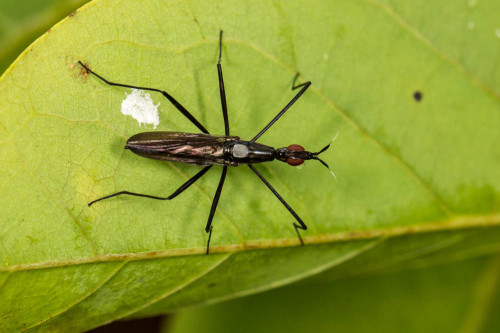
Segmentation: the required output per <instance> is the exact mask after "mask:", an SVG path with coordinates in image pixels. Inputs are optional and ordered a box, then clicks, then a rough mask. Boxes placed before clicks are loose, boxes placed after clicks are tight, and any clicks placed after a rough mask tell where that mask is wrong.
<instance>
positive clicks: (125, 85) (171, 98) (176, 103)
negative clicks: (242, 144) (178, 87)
mask: <svg viewBox="0 0 500 333" xmlns="http://www.w3.org/2000/svg"><path fill="white" fill-rule="evenodd" d="M78 63H79V64H80V65H81V66H82V67H83V68H85V69H86V70H87V71H88V72H89V73H91V74H94V75H95V76H96V77H97V78H99V79H100V80H101V81H103V82H104V83H106V84H108V85H110V86H116V87H124V88H133V89H141V90H148V91H156V92H159V93H161V94H162V95H163V96H165V97H166V98H167V99H168V100H169V101H170V103H172V104H173V106H175V108H176V109H177V110H179V111H180V112H181V113H182V114H183V115H184V116H185V117H186V118H187V119H189V121H191V122H192V123H193V124H194V125H195V126H196V127H198V128H199V129H200V131H202V132H203V133H206V134H210V133H209V132H208V130H207V129H206V128H205V127H204V126H203V125H202V124H201V123H200V122H199V121H198V120H197V119H196V118H195V117H194V116H193V115H192V114H191V113H190V112H189V111H188V110H186V108H185V107H184V106H182V105H181V103H179V102H177V100H176V99H175V98H173V97H172V96H171V95H170V94H169V93H167V92H166V91H163V90H160V89H156V88H147V87H138V86H132V85H129V84H122V83H116V82H111V81H108V80H106V79H105V78H103V77H102V76H100V75H99V74H97V73H96V72H94V71H93V70H91V69H90V68H88V67H87V66H85V65H84V64H83V63H82V62H81V61H78Z"/></svg>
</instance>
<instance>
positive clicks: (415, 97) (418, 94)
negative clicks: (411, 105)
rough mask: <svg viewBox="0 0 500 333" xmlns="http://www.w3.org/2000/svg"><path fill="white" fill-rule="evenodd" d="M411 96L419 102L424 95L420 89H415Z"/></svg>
mask: <svg viewBox="0 0 500 333" xmlns="http://www.w3.org/2000/svg"><path fill="white" fill-rule="evenodd" d="M413 98H414V99H415V100H416V101H417V102H420V101H421V100H422V98H424V95H423V94H422V92H421V91H418V90H417V91H415V92H414V93H413Z"/></svg>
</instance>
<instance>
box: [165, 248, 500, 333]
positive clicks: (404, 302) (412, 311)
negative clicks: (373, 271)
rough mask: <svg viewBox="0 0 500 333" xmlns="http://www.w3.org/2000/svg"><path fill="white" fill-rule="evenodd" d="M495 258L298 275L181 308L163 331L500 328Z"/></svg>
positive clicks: (499, 262) (485, 332)
mask: <svg viewBox="0 0 500 333" xmlns="http://www.w3.org/2000/svg"><path fill="white" fill-rule="evenodd" d="M499 285H500V256H499V255H494V256H486V257H481V258H474V259H468V260H463V261H460V262H453V263H448V264H444V265H440V266H430V267H427V268H424V269H419V270H413V269H412V270H403V271H399V272H392V273H388V272H386V271H384V270H382V271H380V272H379V274H377V275H362V276H354V277H350V278H349V279H341V280H338V281H328V282H324V281H320V280H318V279H314V280H305V281H301V282H299V283H296V284H293V285H290V286H286V287H282V288H279V289H276V290H273V291H269V292H266V293H263V294H258V295H254V296H249V297H246V298H241V299H238V300H233V301H228V302H224V303H220V304H216V305H211V306H206V307H201V308H195V309H191V310H186V311H183V312H180V313H179V314H177V315H175V316H174V317H173V320H170V321H168V322H167V323H166V324H165V325H164V330H163V331H164V332H169V333H187V332H205V333H212V332H214V333H215V332H217V333H225V332H240V333H246V332H248V333H250V332H275V333H299V332H394V333H398V332H428V333H431V332H436V333H438V332H459V333H472V332H477V333H479V332H482V333H489V332H491V333H493V332H498V330H499V329H500V320H499V317H498V311H499V310H500V289H499Z"/></svg>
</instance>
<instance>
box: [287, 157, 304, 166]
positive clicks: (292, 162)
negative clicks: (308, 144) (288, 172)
mask: <svg viewBox="0 0 500 333" xmlns="http://www.w3.org/2000/svg"><path fill="white" fill-rule="evenodd" d="M286 163H288V165H291V166H297V165H301V164H302V163H304V160H303V159H301V158H287V159H286Z"/></svg>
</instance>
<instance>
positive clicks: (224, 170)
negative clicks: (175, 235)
mask: <svg viewBox="0 0 500 333" xmlns="http://www.w3.org/2000/svg"><path fill="white" fill-rule="evenodd" d="M226 173H227V166H226V165H225V166H224V167H223V168H222V175H221V176H220V181H219V186H217V191H215V196H214V200H213V201H212V207H210V215H208V222H207V226H206V227H205V232H209V233H210V234H209V235H208V241H207V252H206V254H208V249H209V248H210V238H212V229H213V228H212V220H213V219H214V214H215V209H216V208H217V204H218V203H219V198H220V194H221V192H222V186H224V180H225V179H226Z"/></svg>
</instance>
